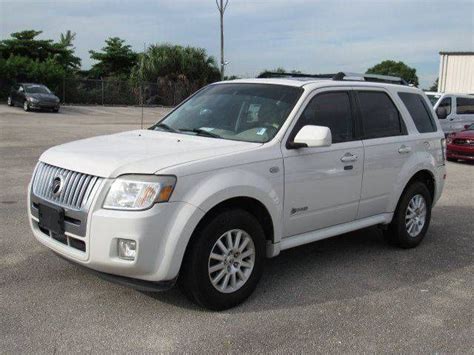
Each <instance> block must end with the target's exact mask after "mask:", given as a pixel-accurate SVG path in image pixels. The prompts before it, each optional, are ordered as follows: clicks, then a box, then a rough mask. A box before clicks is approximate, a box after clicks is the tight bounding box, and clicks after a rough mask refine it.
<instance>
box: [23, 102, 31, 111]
mask: <svg viewBox="0 0 474 355" xmlns="http://www.w3.org/2000/svg"><path fill="white" fill-rule="evenodd" d="M23 110H25V111H29V110H30V105H29V104H28V101H26V100H25V102H23Z"/></svg>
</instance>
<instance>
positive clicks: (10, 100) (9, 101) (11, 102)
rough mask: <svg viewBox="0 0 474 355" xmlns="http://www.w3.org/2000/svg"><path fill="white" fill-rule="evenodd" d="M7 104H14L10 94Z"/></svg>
mask: <svg viewBox="0 0 474 355" xmlns="http://www.w3.org/2000/svg"><path fill="white" fill-rule="evenodd" d="M7 105H8V106H13V100H12V98H11V97H10V96H8V99H7Z"/></svg>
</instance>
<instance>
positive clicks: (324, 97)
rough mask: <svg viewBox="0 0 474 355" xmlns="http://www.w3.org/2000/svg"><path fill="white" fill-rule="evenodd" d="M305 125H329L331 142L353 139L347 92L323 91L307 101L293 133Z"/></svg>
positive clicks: (349, 102)
mask: <svg viewBox="0 0 474 355" xmlns="http://www.w3.org/2000/svg"><path fill="white" fill-rule="evenodd" d="M306 125H314V126H325V127H329V129H330V130H331V135H332V142H333V143H342V142H348V141H351V140H353V138H354V129H353V119H352V110H351V101H350V97H349V92H347V91H337V92H325V93H322V94H318V95H316V96H315V97H313V99H312V100H311V101H310V102H309V104H308V106H306V108H305V110H304V111H303V113H302V114H301V117H300V118H299V119H298V122H297V123H296V127H295V129H294V131H293V132H294V134H295V135H296V133H298V131H299V130H300V129H301V128H303V127H304V126H306Z"/></svg>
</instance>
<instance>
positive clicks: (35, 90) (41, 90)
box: [25, 85, 51, 94]
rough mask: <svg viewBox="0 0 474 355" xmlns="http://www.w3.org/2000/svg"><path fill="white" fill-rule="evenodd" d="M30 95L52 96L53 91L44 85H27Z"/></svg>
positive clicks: (26, 88) (26, 89)
mask: <svg viewBox="0 0 474 355" xmlns="http://www.w3.org/2000/svg"><path fill="white" fill-rule="evenodd" d="M25 91H26V92H27V93H28V94H51V91H49V89H48V88H47V87H46V86H44V85H25Z"/></svg>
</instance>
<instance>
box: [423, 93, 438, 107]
mask: <svg viewBox="0 0 474 355" xmlns="http://www.w3.org/2000/svg"><path fill="white" fill-rule="evenodd" d="M426 96H428V99H430V102H431V105H433V106H434V105H435V104H436V103H437V102H438V100H439V98H440V97H441V95H437V94H426Z"/></svg>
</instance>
